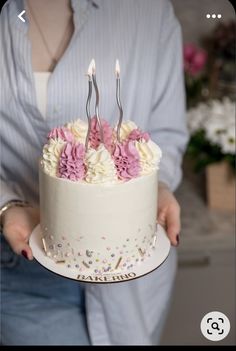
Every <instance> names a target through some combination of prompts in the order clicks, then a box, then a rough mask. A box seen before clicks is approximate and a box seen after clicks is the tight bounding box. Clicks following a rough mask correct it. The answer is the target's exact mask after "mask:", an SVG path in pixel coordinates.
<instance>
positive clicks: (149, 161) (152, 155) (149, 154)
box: [135, 140, 162, 175]
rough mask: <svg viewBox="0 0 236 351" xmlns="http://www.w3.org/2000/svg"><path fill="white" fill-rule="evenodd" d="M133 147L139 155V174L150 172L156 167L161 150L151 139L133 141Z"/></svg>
mask: <svg viewBox="0 0 236 351" xmlns="http://www.w3.org/2000/svg"><path fill="white" fill-rule="evenodd" d="M135 147H136V150H137V151H138V153H139V157H140V166H141V175H147V174H150V173H152V172H153V171H154V170H155V169H158V165H159V162H160V159H161V156H162V152H161V149H160V148H159V146H158V145H157V144H155V143H154V142H153V141H152V140H149V141H148V142H139V141H135Z"/></svg>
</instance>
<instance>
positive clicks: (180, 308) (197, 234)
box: [162, 0, 236, 345]
mask: <svg viewBox="0 0 236 351" xmlns="http://www.w3.org/2000/svg"><path fill="white" fill-rule="evenodd" d="M172 4H173V7H174V10H175V13H176V16H177V18H178V19H179V22H180V24H181V27H182V33H183V55H184V72H185V87H186V100H187V118H188V127H189V131H190V135H191V137H190V141H189V145H188V148H187V152H186V155H185V157H184V162H183V170H184V172H183V181H182V183H181V185H180V187H179V188H178V190H177V192H176V196H177V198H178V201H179V202H180V204H181V207H182V230H181V236H180V239H181V240H180V246H179V248H178V253H179V269H178V273H177V278H176V282H175V289H174V294H173V300H172V304H171V307H170V314H169V318H168V320H167V322H166V327H165V331H164V335H163V338H162V345H219V344H222V345H235V344H236V336H235V310H236V308H235V296H236V292H235V273H236V272H235V218H234V217H235V96H236V81H235V77H236V76H235V73H236V70H235V39H236V37H235V33H236V21H235V20H236V17H235V11H234V9H233V7H232V5H231V3H230V2H229V1H228V0H199V1H195V0H172ZM212 15H213V16H212ZM211 311H220V312H223V313H224V314H226V316H227V317H228V318H229V320H230V323H231V331H230V333H229V334H228V336H227V337H226V338H225V339H224V340H222V341H219V342H217V343H214V342H212V341H208V340H207V339H205V337H204V336H203V335H202V334H201V331H200V323H201V319H202V318H203V316H204V315H205V314H207V313H208V312H211Z"/></svg>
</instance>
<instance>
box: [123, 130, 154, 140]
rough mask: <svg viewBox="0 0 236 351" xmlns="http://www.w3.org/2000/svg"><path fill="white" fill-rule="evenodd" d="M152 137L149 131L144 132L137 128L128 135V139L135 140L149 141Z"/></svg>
mask: <svg viewBox="0 0 236 351" xmlns="http://www.w3.org/2000/svg"><path fill="white" fill-rule="evenodd" d="M149 139H150V136H149V134H148V133H147V132H143V131H142V130H140V129H138V128H136V129H133V130H132V131H131V132H130V133H129V135H128V140H134V141H136V140H137V141H146V142H148V141H149Z"/></svg>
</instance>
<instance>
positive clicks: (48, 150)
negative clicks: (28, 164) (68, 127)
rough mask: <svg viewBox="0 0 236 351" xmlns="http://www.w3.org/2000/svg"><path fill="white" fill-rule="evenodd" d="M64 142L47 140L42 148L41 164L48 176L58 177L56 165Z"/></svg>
mask: <svg viewBox="0 0 236 351" xmlns="http://www.w3.org/2000/svg"><path fill="white" fill-rule="evenodd" d="M64 145H65V142H64V141H63V140H61V139H49V141H48V144H46V145H44V147H43V158H42V164H43V168H44V170H45V172H46V173H47V174H49V175H50V176H55V177H56V176H58V165H59V160H60V156H61V152H62V149H63V147H64Z"/></svg>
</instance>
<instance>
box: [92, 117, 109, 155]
mask: <svg viewBox="0 0 236 351" xmlns="http://www.w3.org/2000/svg"><path fill="white" fill-rule="evenodd" d="M101 124H102V129H103V137H104V145H105V146H106V148H107V149H108V150H111V146H112V128H111V126H110V125H109V123H108V122H107V121H105V120H104V119H101ZM89 141H90V146H91V147H92V148H93V149H97V148H98V146H99V145H100V143H101V133H100V128H99V124H98V121H97V118H96V116H94V117H93V118H91V130H90V135H89Z"/></svg>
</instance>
